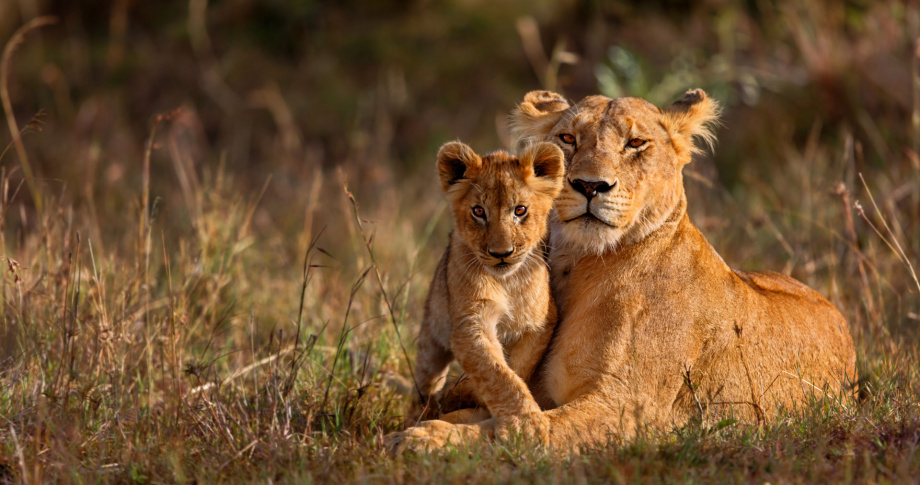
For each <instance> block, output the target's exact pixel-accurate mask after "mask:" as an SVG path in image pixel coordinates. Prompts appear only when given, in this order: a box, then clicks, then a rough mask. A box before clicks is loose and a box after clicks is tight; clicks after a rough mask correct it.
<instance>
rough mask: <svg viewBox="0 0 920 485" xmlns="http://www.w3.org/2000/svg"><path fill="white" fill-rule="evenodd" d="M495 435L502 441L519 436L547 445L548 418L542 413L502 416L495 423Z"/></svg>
mask: <svg viewBox="0 0 920 485" xmlns="http://www.w3.org/2000/svg"><path fill="white" fill-rule="evenodd" d="M495 436H496V437H497V438H498V439H500V440H502V441H507V440H511V439H514V438H517V437H520V438H523V439H525V440H528V441H533V442H536V443H539V444H541V445H547V444H549V419H548V418H547V417H546V416H545V415H544V414H543V413H529V414H524V415H520V416H509V417H506V418H502V419H500V420H498V423H497V424H496V429H495Z"/></svg>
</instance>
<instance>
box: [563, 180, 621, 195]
mask: <svg viewBox="0 0 920 485" xmlns="http://www.w3.org/2000/svg"><path fill="white" fill-rule="evenodd" d="M569 185H571V186H572V188H573V189H575V192H578V193H579V194H581V195H583V196H585V198H587V199H588V200H591V199H593V198H594V197H595V196H596V195H597V194H601V193H604V192H607V191H609V190H610V189H612V188H614V187H616V185H617V183H616V182H614V183H613V185H610V184H608V183H607V182H604V181H602V180H599V181H596V182H589V181H587V180H582V179H575V180H569Z"/></svg>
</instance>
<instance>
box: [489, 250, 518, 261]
mask: <svg viewBox="0 0 920 485" xmlns="http://www.w3.org/2000/svg"><path fill="white" fill-rule="evenodd" d="M513 252H514V248H508V249H499V250H498V251H492V250H491V249H490V250H489V255H491V256H492V257H493V258H498V259H505V258H507V257H508V256H511V253H513Z"/></svg>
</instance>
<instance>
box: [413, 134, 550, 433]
mask: <svg viewBox="0 0 920 485" xmlns="http://www.w3.org/2000/svg"><path fill="white" fill-rule="evenodd" d="M437 167H438V173H439V175H440V179H441V186H442V188H443V189H444V191H445V193H446V194H447V197H448V199H449V200H450V204H451V212H452V215H453V221H454V230H453V231H452V232H451V235H450V243H449V244H448V247H447V249H446V250H445V251H444V255H443V256H442V258H441V262H440V264H439V265H438V268H437V270H436V271H435V275H434V278H433V280H432V283H431V288H430V290H429V293H428V300H427V301H426V304H425V316H424V319H423V321H422V327H421V331H420V333H419V339H418V360H417V363H416V369H415V378H416V381H417V385H418V389H419V392H420V394H421V397H422V400H423V402H422V403H420V404H421V405H422V406H427V407H429V408H435V409H436V410H437V408H438V403H436V402H435V399H432V397H433V396H434V394H435V393H436V392H437V391H438V390H439V389H441V388H442V386H443V385H444V379H445V376H446V373H447V367H448V364H449V363H450V362H451V361H452V360H453V359H454V358H456V359H457V360H458V361H459V362H460V364H461V365H462V366H463V370H464V372H465V374H466V376H467V378H468V379H465V380H463V381H462V384H461V385H459V386H457V387H451V389H449V391H450V393H449V394H450V396H452V397H454V398H455V399H460V400H466V398H468V397H470V396H469V395H470V394H472V397H474V398H475V399H474V400H475V401H478V402H481V403H484V404H485V405H486V406H487V407H488V409H489V411H491V413H492V415H493V416H495V417H497V418H499V419H505V421H504V422H505V424H509V425H512V426H516V425H515V424H514V423H517V421H520V420H526V419H527V416H530V415H539V414H540V408H539V406H538V405H537V404H536V402H534V399H533V397H532V396H531V395H530V391H529V390H528V387H527V384H526V382H527V381H528V380H529V379H530V376H531V374H532V373H533V371H534V369H535V368H536V366H537V363H538V361H539V360H540V358H541V357H542V356H543V354H544V352H545V350H546V346H547V345H548V344H549V340H550V337H551V336H552V332H553V327H554V326H555V324H556V307H555V305H554V303H553V300H552V296H551V295H550V287H549V272H548V270H547V267H546V263H545V262H544V254H543V238H544V236H545V234H546V230H547V217H548V214H549V212H550V210H551V209H552V207H553V199H554V198H555V197H556V196H557V195H558V194H559V191H560V190H561V188H562V178H563V170H564V168H563V154H562V150H560V149H559V148H558V147H557V146H555V145H554V144H551V143H539V144H535V145H534V146H533V147H532V148H530V149H528V150H525V151H524V152H523V153H522V154H521V155H520V157H514V156H512V155H510V154H508V153H507V152H504V151H496V152H492V153H490V154H488V155H486V156H484V157H480V156H478V155H477V154H476V153H475V152H473V150H472V149H471V148H470V147H468V146H466V145H464V144H463V143H460V142H452V143H448V144H446V145H444V146H443V147H442V148H441V150H440V152H439V153H438V162H437ZM477 211H481V212H480V213H479V214H477ZM457 396H459V397H457ZM447 406H448V407H456V406H451V405H449V404H448V405H447ZM476 416H480V415H479V414H478V413H471V412H469V411H462V412H459V413H451V414H448V415H447V416H443V417H442V419H447V420H451V421H465V420H469V419H473V418H474V417H476ZM482 417H483V416H480V419H482ZM484 417H488V413H486V415H485V416H484ZM544 435H545V433H544Z"/></svg>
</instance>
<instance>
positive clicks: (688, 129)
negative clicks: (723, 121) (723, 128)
mask: <svg viewBox="0 0 920 485" xmlns="http://www.w3.org/2000/svg"><path fill="white" fill-rule="evenodd" d="M721 111H722V110H721V108H720V107H719V103H717V102H716V101H715V100H713V99H712V98H710V97H709V96H708V95H707V94H706V93H705V92H704V91H703V90H702V89H691V90H690V91H687V92H686V93H684V97H682V98H680V99H679V100H677V101H676V102H675V103H674V104H672V105H671V106H668V107H667V108H665V109H663V110H662V112H663V113H664V120H663V124H664V127H665V128H666V129H667V130H668V134H669V135H670V136H671V142H672V143H673V144H674V149H675V151H677V156H678V158H679V159H680V161H681V162H682V164H686V163H688V162H689V161H690V158H691V156H692V155H693V154H694V153H700V152H702V151H703V150H702V149H701V148H700V147H698V146H697V145H695V144H694V143H693V137H698V138H700V140H701V141H702V142H703V143H704V144H705V145H707V146H709V149H710V150H712V148H713V145H714V144H715V141H716V135H715V133H713V132H712V129H713V125H717V124H718V123H719V114H721Z"/></svg>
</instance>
